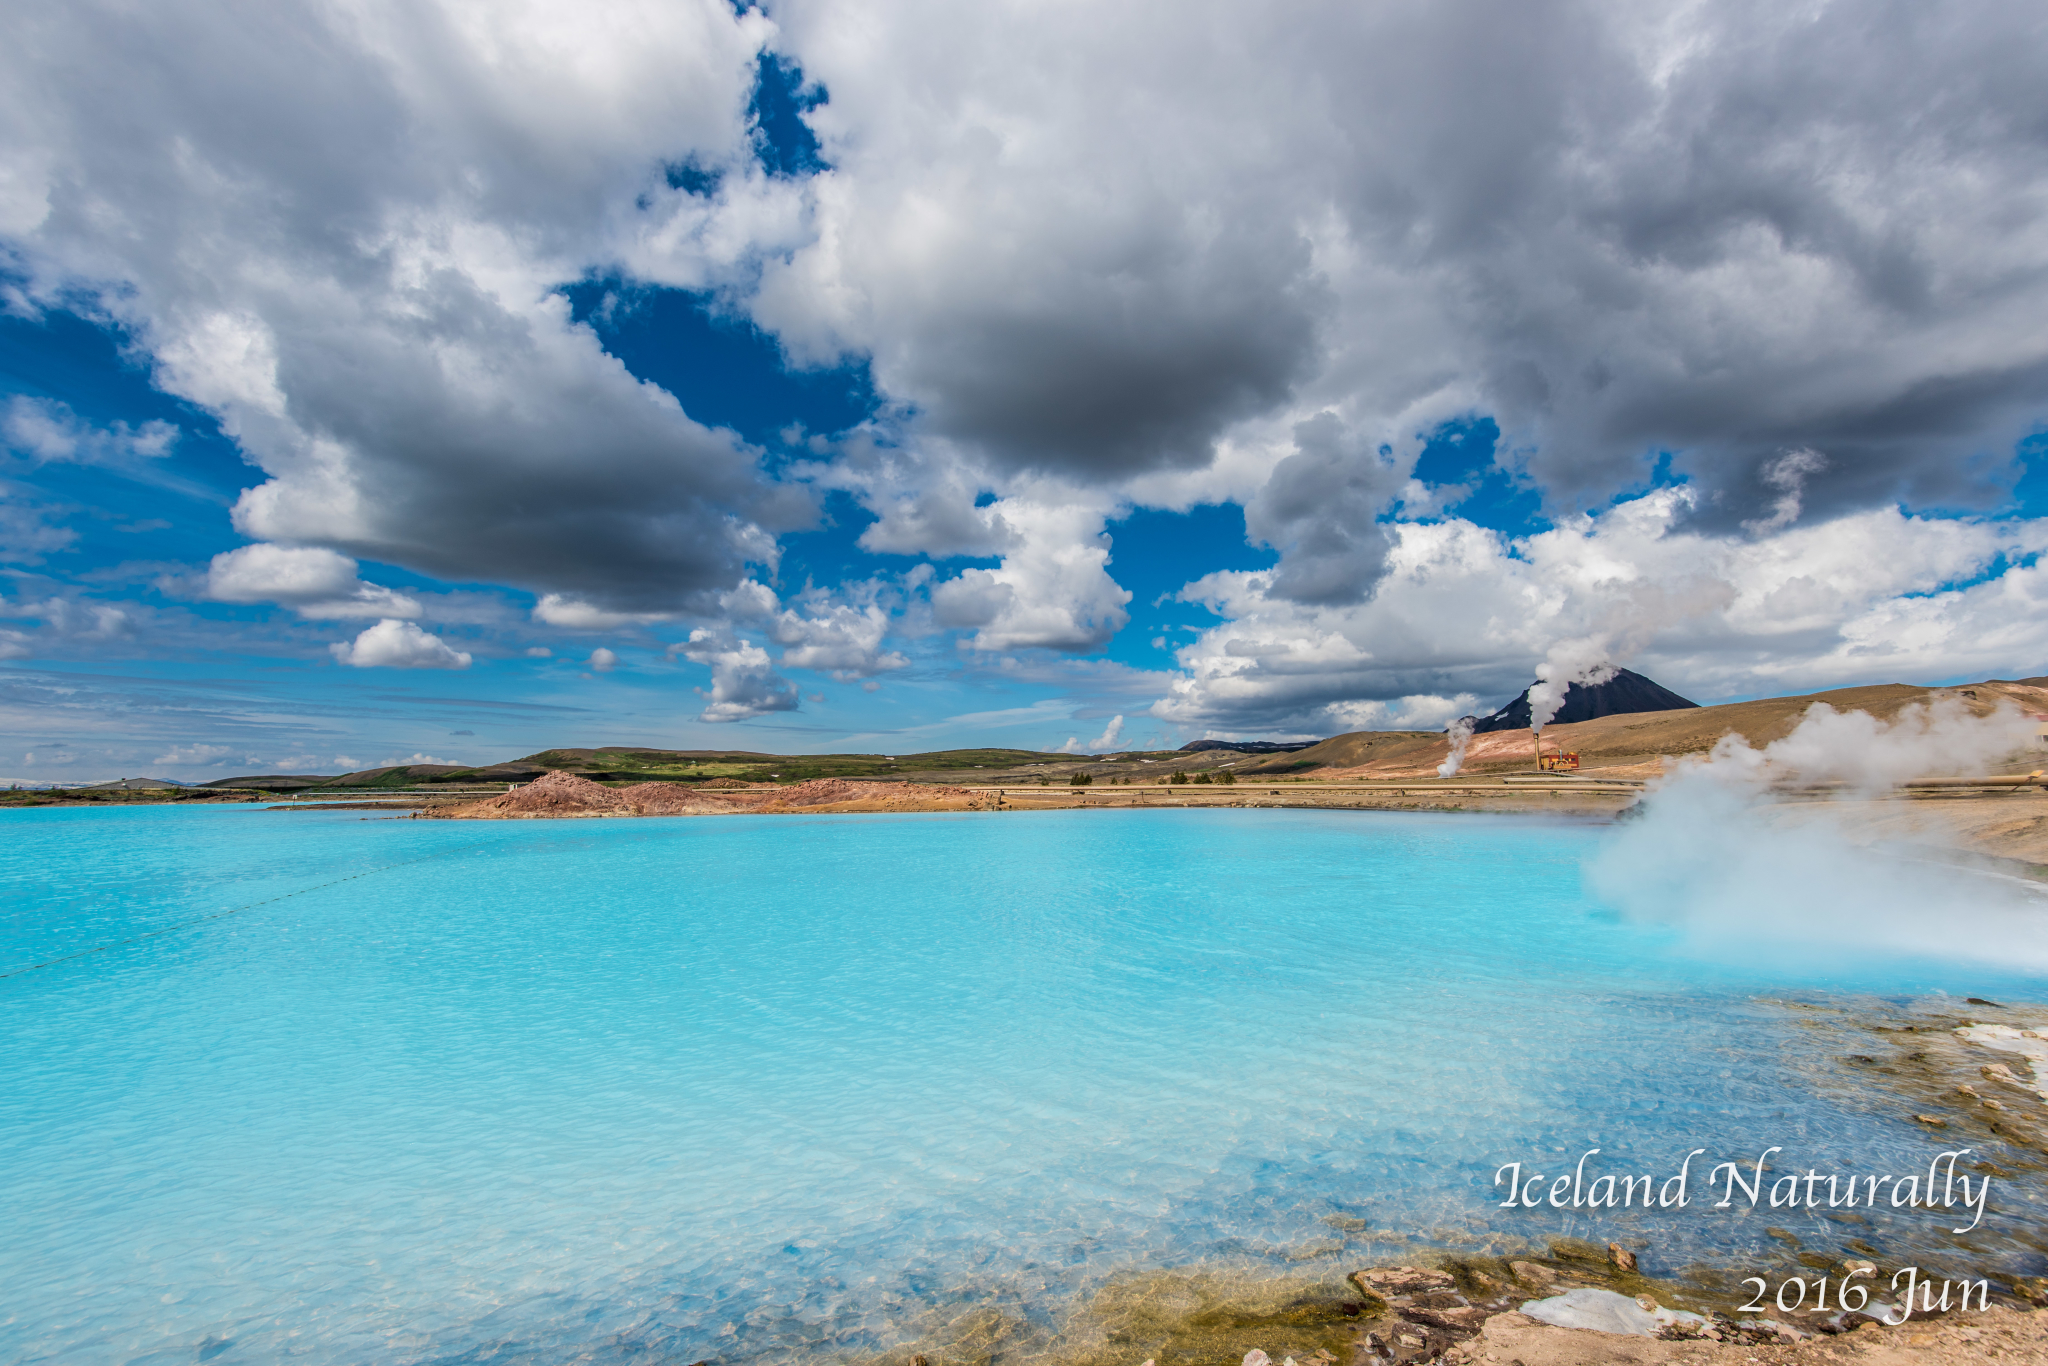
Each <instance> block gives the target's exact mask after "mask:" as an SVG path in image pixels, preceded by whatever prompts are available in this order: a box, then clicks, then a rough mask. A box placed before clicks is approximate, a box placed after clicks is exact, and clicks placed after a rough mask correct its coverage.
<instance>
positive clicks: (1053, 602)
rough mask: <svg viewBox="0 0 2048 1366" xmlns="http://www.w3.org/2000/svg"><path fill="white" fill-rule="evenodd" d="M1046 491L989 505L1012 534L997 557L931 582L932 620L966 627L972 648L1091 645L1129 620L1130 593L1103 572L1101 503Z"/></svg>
mask: <svg viewBox="0 0 2048 1366" xmlns="http://www.w3.org/2000/svg"><path fill="white" fill-rule="evenodd" d="M1052 492H1053V491H1052V490H1046V489H1040V490H1037V495H1038V496H1035V497H1034V496H1016V497H1009V498H1004V499H1001V500H999V501H997V502H996V503H994V504H992V505H991V506H992V507H994V508H997V509H1000V513H1001V516H1002V518H1003V520H1004V521H1005V522H1006V523H1008V524H1009V525H1010V526H1012V527H1014V528H1015V529H1016V533H1017V534H1016V540H1015V542H1014V544H1013V545H1012V546H1011V547H1010V548H1009V549H1008V550H1007V551H1006V553H1005V554H1004V555H1003V557H1002V561H1001V563H999V564H998V565H997V566H996V567H995V568H994V569H979V568H977V569H963V570H961V571H960V572H959V573H958V574H957V575H955V576H954V577H952V578H950V579H945V580H943V581H940V582H938V583H935V584H933V585H932V589H931V604H932V614H933V617H934V619H935V620H936V621H937V622H938V624H939V625H941V626H946V627H951V628H954V629H961V630H972V631H973V632H974V635H973V638H972V643H973V646H974V648H975V649H977V650H992V651H1001V650H1017V649H1029V648H1033V647H1038V648H1047V649H1055V650H1090V649H1094V648H1096V647H1097V646H1100V645H1102V644H1104V643H1105V642H1107V641H1108V640H1109V638H1110V637H1111V636H1113V635H1115V634H1116V633H1117V632H1118V631H1120V630H1122V629H1123V627H1124V624H1125V623H1126V622H1128V621H1129V620H1130V619H1131V618H1130V613H1128V612H1126V611H1125V610H1124V604H1125V603H1127V602H1129V601H1130V600H1131V595H1130V593H1129V592H1128V591H1127V590H1125V589H1123V588H1122V587H1119V586H1118V584H1117V582H1116V580H1115V579H1113V578H1111V577H1110V574H1109V554H1110V543H1109V538H1108V537H1107V536H1106V535H1104V534H1103V523H1104V518H1105V510H1104V509H1103V508H1102V507H1101V506H1099V505H1091V503H1090V502H1089V501H1086V500H1081V499H1078V498H1076V499H1074V500H1073V501H1066V500H1065V499H1059V498H1056V497H1054V496H1049V495H1051V494H1052Z"/></svg>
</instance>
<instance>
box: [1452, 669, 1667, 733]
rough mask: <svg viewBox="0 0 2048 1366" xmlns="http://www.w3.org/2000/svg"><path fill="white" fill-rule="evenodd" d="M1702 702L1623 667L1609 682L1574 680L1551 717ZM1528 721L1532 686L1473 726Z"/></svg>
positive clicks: (1585, 717) (1482, 728) (1582, 717)
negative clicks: (1688, 697) (1690, 699)
mask: <svg viewBox="0 0 2048 1366" xmlns="http://www.w3.org/2000/svg"><path fill="white" fill-rule="evenodd" d="M1535 686H1536V685H1535V684H1533V683H1532V684H1530V685H1529V687H1531V688H1533V687H1535ZM1698 705H1699V703H1697V702H1690V701H1687V700H1686V699H1685V698H1683V697H1680V696H1679V695H1678V694H1677V693H1675V692H1673V691H1671V689H1669V688H1666V687H1664V686H1662V685H1661V684H1658V683H1655V682H1653V681H1651V680H1650V679H1647V678H1645V677H1643V676H1642V675H1641V674H1639V673H1633V672H1631V671H1630V670H1628V669H1621V670H1617V671H1616V673H1615V675H1614V677H1612V678H1610V679H1608V680H1607V681H1606V682H1605V683H1594V684H1590V685H1589V684H1585V683H1574V684H1572V685H1571V687H1569V688H1567V689H1566V690H1565V694H1564V705H1563V706H1561V707H1559V708H1558V709H1557V715H1555V716H1553V717H1551V718H1550V720H1551V724H1552V725H1568V724H1570V723H1571V722H1573V721H1591V720H1593V719H1595V718H1596V717H1601V716H1619V715H1622V714H1623V713H1626V712H1636V711H1676V710H1678V709H1680V708H1682V707H1697V706H1698ZM1528 725H1529V688H1524V689H1522V695H1521V696H1519V697H1517V698H1516V699H1515V700H1514V701H1512V702H1510V703H1508V704H1507V705H1506V706H1505V707H1502V708H1501V709H1500V710H1499V711H1497V712H1495V713H1494V714H1493V715H1491V716H1488V717H1485V718H1483V719H1482V720H1480V721H1479V722H1478V723H1477V724H1476V725H1474V726H1473V727H1472V732H1473V734H1475V735H1484V734H1485V733H1487V732H1488V731H1495V730H1524V729H1527V727H1528Z"/></svg>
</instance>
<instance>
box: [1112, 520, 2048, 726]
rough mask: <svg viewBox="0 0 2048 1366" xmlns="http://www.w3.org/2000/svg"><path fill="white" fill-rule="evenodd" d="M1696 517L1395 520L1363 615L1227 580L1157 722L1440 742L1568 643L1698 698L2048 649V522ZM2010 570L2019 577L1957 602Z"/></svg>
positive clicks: (1183, 653)
mask: <svg viewBox="0 0 2048 1366" xmlns="http://www.w3.org/2000/svg"><path fill="white" fill-rule="evenodd" d="M1693 500H1694V495H1693V494H1692V493H1691V492H1690V491H1688V490H1685V489H1668V490H1662V491H1659V492H1656V493H1652V494H1648V495H1645V496H1643V497H1640V498H1636V499H1633V500H1630V501H1628V502H1625V503H1622V504H1620V505H1618V506H1617V507H1615V508H1614V509H1612V510H1611V511H1610V512H1608V513H1606V514H1603V515H1602V516H1599V517H1597V518H1596V517H1584V518H1578V519H1573V520H1571V521H1569V522H1567V523H1566V524H1564V525H1561V526H1559V527H1557V528H1555V529H1554V530H1551V531H1547V532H1544V533H1542V534H1540V535H1535V536H1530V537H1526V538H1523V539H1519V540H1514V541H1509V540H1507V539H1505V538H1503V537H1500V536H1498V535H1496V534H1494V533H1492V532H1489V531H1486V530H1484V529H1482V528H1479V527H1476V526H1473V525H1472V524H1471V523H1469V522H1464V521H1461V520H1458V519H1455V518H1453V519H1448V520H1445V521H1442V522H1436V523H1401V524H1396V525H1394V526H1393V527H1392V528H1391V532H1392V535H1393V542H1392V547H1391V550H1390V554H1389V572H1388V575H1387V577H1386V578H1385V579H1384V580H1383V581H1382V582H1381V583H1380V585H1379V587H1378V589H1377V591H1376V592H1375V593H1374V595H1373V596H1372V597H1371V598H1370V599H1368V600H1367V601H1365V602H1363V603H1359V604H1350V605H1340V606H1333V607H1318V606H1313V605H1304V604H1301V603H1297V602H1292V601H1289V600H1286V599H1282V598H1278V597H1276V596H1274V595H1273V594H1272V592H1271V591H1270V577H1269V576H1268V575H1264V574H1259V573H1230V574H1216V575H1211V576H1210V577H1209V578H1207V579H1205V580H1203V581H1202V582H1201V583H1200V584H1198V585H1196V586H1195V588H1194V589H1192V590H1191V596H1193V597H1196V598H1199V599H1200V600H1202V601H1205V602H1207V603H1208V604H1210V605H1211V606H1212V607H1213V608H1214V609H1215V610H1216V611H1218V612H1219V613H1220V614H1221V615H1223V616H1224V617H1225V618H1226V621H1225V622H1224V624H1222V625H1220V626H1217V627H1214V628H1212V629H1210V630H1208V631H1205V632H1203V633H1202V634H1201V636H1200V637H1198V638H1197V639H1196V640H1195V642H1194V643H1193V644H1191V645H1189V646H1186V647H1184V648H1183V649H1182V650H1180V651H1179V653H1178V655H1177V659H1178V661H1179V664H1180V670H1179V676H1178V677H1177V678H1176V679H1175V681H1174V683H1173V685H1172V688H1171V690H1170V692H1169V694H1168V696H1166V697H1165V698H1163V699H1161V700H1160V701H1159V702H1158V703H1157V704H1155V705H1154V707H1153V708H1152V714H1153V715H1155V716H1157V717H1159V718H1161V719H1162V720H1166V721H1170V722H1173V723H1176V724H1178V725H1181V726H1184V727H1196V726H1212V725H1218V726H1232V727H1236V728H1238V729H1240V730H1242V729H1288V730H1307V731H1312V732H1316V733H1322V734H1329V733H1332V732H1334V731H1337V730H1348V729H1359V728H1376V727H1387V728H1404V729H1405V728H1409V727H1411V726H1416V727H1423V726H1427V727H1433V726H1435V725H1438V724H1441V722H1442V720H1444V719H1448V716H1453V715H1456V714H1457V711H1453V710H1451V709H1452V708H1453V707H1456V708H1458V709H1460V710H1462V709H1463V708H1464V707H1465V706H1468V705H1473V703H1471V702H1469V701H1468V700H1467V699H1477V700H1478V701H1477V705H1480V706H1483V707H1490V706H1492V705H1496V704H1497V703H1498V702H1500V701H1503V700H1505V699H1506V698H1507V697H1508V696H1511V695H1512V694H1513V693H1514V692H1517V691H1519V690H1520V689H1521V688H1522V687H1523V686H1524V685H1525V684H1526V683H1527V682H1528V680H1529V678H1530V677H1531V675H1532V671H1534V670H1535V669H1536V668H1537V666H1538V664H1539V662H1541V661H1543V660H1545V659H1546V658H1547V657H1549V656H1551V655H1553V654H1554V653H1555V652H1556V651H1557V650H1558V649H1559V648H1560V647H1561V646H1565V647H1570V652H1572V653H1573V657H1574V658H1577V656H1578V655H1584V656H1585V659H1584V660H1583V661H1580V662H1582V663H1586V662H1590V663H1598V662H1600V660H1601V659H1608V660H1611V662H1613V663H1616V664H1624V665H1627V666H1629V667H1633V668H1636V669H1639V670H1641V671H1643V672H1645V673H1648V674H1650V675H1651V676H1652V677H1655V678H1657V679H1658V680H1659V681H1660V682H1662V683H1664V684H1665V685H1667V686H1669V687H1671V688H1673V689H1674V690H1676V691H1678V692H1680V693H1684V694H1686V695H1689V696H1694V697H1695V700H1700V699H1709V700H1711V699H1714V698H1718V697H1725V696H1729V695H1739V694H1747V693H1754V692H1758V691H1766V690H1777V689H1784V690H1803V689H1808V688H1820V687H1829V686H1839V685H1843V684H1847V683H1855V682H1862V681H1866V680H1869V679H1872V678H1920V679H1939V678H1945V677H1952V676H1958V675H1962V674H1967V673H1972V672H1979V673H1994V672H1998V671H2001V670H2005V669H2010V668H2011V667H2013V661H2029V660H2038V659H2040V658H2042V657H2043V655H2044V654H2048V616H2044V615H2043V614H2042V613H2041V612H2040V611H2039V610H2038V608H2037V606H2036V604H2037V603H2038V602H2039V601H2041V600H2042V599H2043V597H2044V595H2048V578H2044V575H2048V570H2044V569H2042V568H2041V567H2040V566H2039V565H2038V564H2037V562H2036V559H2035V557H2036V556H2038V555H2039V554H2040V553H2041V552H2042V551H2044V550H2048V521H2011V522H2000V521H1991V520H1981V519H1977V520H1973V519H1940V518H1920V517H1909V516H1906V515H1904V514H1902V513H1900V512H1898V511H1896V510H1890V509H1887V510H1881V511H1873V512H1864V513H1857V514H1853V515H1850V516H1846V517H1838V518H1835V519H1833V520H1832V521H1827V522H1821V523H1814V524H1808V525H1802V526H1798V527H1794V528H1791V529H1787V530H1782V531H1780V532H1778V533H1777V534H1775V535H1768V536H1765V537H1762V538H1760V539H1756V540H1736V539H1729V538H1725V537H1718V536H1711V535H1707V534H1704V533H1702V532H1699V531H1696V530H1689V529H1687V528H1686V517H1687V514H1688V513H1689V512H1690V511H1691V505H1692V502H1693ZM2001 557H2004V558H2005V559H2007V560H2009V561H2011V562H2012V563H2013V565H2014V567H2011V568H2007V569H2006V570H2005V571H2004V572H2003V573H2002V574H2000V575H1999V576H1998V577H1996V578H1992V579H1988V580H1986V581H1984V582H1979V583H1973V584H1969V586H1966V587H1955V586H1951V585H1956V584H1959V583H1963V582H1965V581H1968V580H1971V579H1972V578H1973V577H1975V576H1977V575H1980V574H1982V573H1984V572H1985V571H1987V570H1989V569H1990V568H1991V567H1992V566H1994V565H1995V564H1997V563H1998V561H1999V559H2000V558H2001ZM1582 647H1583V648H1582ZM1595 656H1599V658H1595ZM1567 671H1569V669H1567Z"/></svg>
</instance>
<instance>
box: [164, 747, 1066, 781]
mask: <svg viewBox="0 0 2048 1366" xmlns="http://www.w3.org/2000/svg"><path fill="white" fill-rule="evenodd" d="M1069 757H1070V756H1067V755H1061V754H1044V753H1040V752H1038V751H1036V750H1022V749H950V750H935V751H928V752H925V753H922V754H900V755H889V754H764V753H761V752H760V751H758V750H744V749H721V750H712V749H651V748H644V747H637V746H619V747H605V748H599V749H579V748H573V747H563V748H555V749H544V750H540V751H537V752H536V753H533V754H528V755H525V756H524V757H522V758H518V759H507V760H505V761H503V762H501V763H495V764H484V765H480V766H475V767H464V766H461V765H456V764H398V765H392V766H387V767H383V768H365V769H358V770H356V771H355V772H352V773H342V774H318V773H271V774H248V775H244V776H242V777H236V778H220V779H216V780H215V781H213V782H210V783H206V784H204V785H205V786H207V787H214V788H230V787H232V788H259V789H262V790H264V791H269V792H290V791H299V790H303V789H306V788H313V787H318V788H322V789H327V788H372V789H377V788H395V787H420V786H444V785H445V786H455V787H469V786H476V785H481V784H494V783H530V782H532V781H533V780H534V779H536V778H538V777H540V776H541V775H542V774H543V773H573V774H575V775H576V776H577V777H579V778H588V779H590V780H591V781H593V782H600V783H604V782H614V783H618V782H625V783H644V782H702V781H705V780H709V779H718V778H729V779H734V780H737V781H740V782H746V783H756V782H762V783H765V782H785V783H790V782H807V781H809V780H811V779H814V778H905V779H912V780H918V779H926V780H929V779H930V778H931V777H932V775H936V774H956V775H957V774H959V773H961V772H963V771H972V770H974V769H988V770H991V771H995V770H1015V769H1018V768H1022V767H1033V766H1039V765H1046V764H1058V763H1061V762H1063V761H1066V760H1068V759H1069Z"/></svg>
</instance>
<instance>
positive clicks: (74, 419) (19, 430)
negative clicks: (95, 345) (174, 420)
mask: <svg viewBox="0 0 2048 1366" xmlns="http://www.w3.org/2000/svg"><path fill="white" fill-rule="evenodd" d="M0 435H4V436H5V437H6V439H7V444H8V446H9V447H10V448H11V449H13V450H16V451H19V452H21V453H22V454H23V455H26V456H28V457H30V458H31V459H33V460H35V461H37V462H42V463H47V462H63V463H68V464H75V465H105V466H112V467H115V468H132V467H133V466H135V465H136V464H138V463H139V462H141V461H146V460H159V459H161V458H163V457H164V456H166V455H169V454H170V452H171V448H172V447H173V446H174V445H176V444H177V441H178V429H177V428H176V427H173V426H172V425H171V424H170V423H168V422H161V421H150V422H145V423H143V424H142V425H141V426H140V427H131V426H129V425H128V424H127V423H125V422H114V423H111V424H109V425H108V426H105V427H95V426H93V425H92V424H91V423H88V422H84V421H81V420H80V419H79V417H78V415H77V414H76V413H74V412H73V411H72V410H71V408H70V406H69V405H68V404H64V403H58V402H56V401H54V400H51V399H42V398H31V397H29V396H28V395H26V394H16V395H15V396H14V397H13V398H12V399H10V400H8V403H7V408H6V415H5V416H4V417H0Z"/></svg>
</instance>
